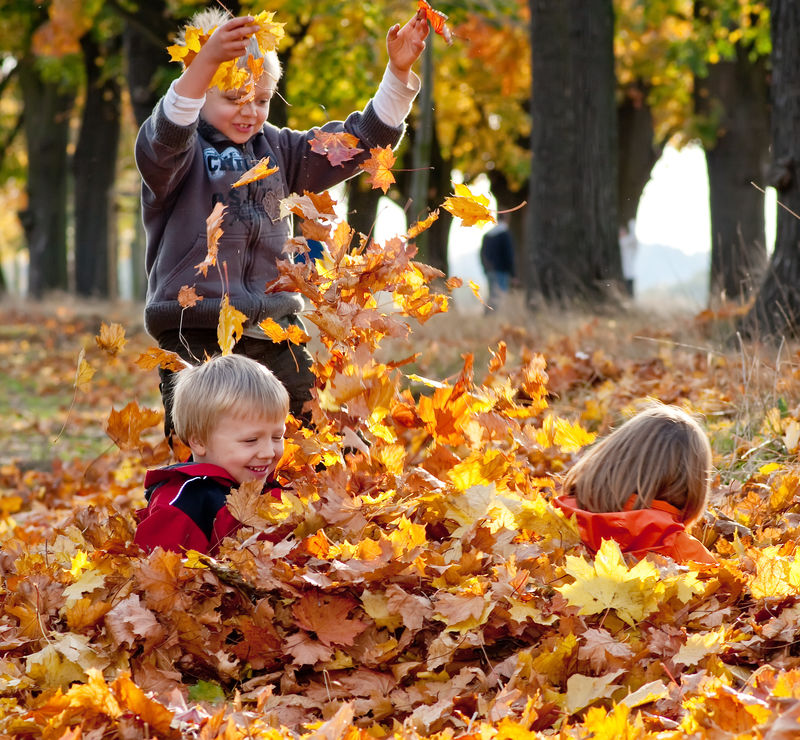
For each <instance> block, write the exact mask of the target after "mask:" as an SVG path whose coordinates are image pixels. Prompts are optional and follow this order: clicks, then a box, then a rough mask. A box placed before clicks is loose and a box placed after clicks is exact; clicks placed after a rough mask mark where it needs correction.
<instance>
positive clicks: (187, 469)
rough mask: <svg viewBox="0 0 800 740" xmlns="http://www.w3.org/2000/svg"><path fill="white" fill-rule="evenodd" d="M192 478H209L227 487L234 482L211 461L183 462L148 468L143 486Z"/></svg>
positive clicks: (149, 486) (225, 471)
mask: <svg viewBox="0 0 800 740" xmlns="http://www.w3.org/2000/svg"><path fill="white" fill-rule="evenodd" d="M193 478H209V479H212V480H214V481H216V482H218V483H221V484H223V485H224V484H227V485H228V486H229V487H230V486H231V485H232V484H233V483H234V482H235V481H234V480H233V478H231V476H230V474H229V473H228V471H227V470H225V468H222V467H220V466H219V465H213V464H211V463H197V462H192V461H189V462H183V463H175V464H174V465H167V466H166V467H163V468H155V469H154V470H148V471H147V473H146V474H145V478H144V486H145V488H151V487H152V486H156V485H159V484H163V483H167V482H185V481H188V480H191V479H193Z"/></svg>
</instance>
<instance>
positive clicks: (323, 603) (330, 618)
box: [292, 593, 367, 645]
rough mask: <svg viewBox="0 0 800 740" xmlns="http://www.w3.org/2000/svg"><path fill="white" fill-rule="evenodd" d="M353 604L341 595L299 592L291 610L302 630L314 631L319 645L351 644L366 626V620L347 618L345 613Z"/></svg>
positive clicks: (351, 608) (354, 603) (348, 611)
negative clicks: (299, 595) (301, 593)
mask: <svg viewBox="0 0 800 740" xmlns="http://www.w3.org/2000/svg"><path fill="white" fill-rule="evenodd" d="M356 606H357V604H356V602H355V601H353V600H352V599H349V598H347V597H344V596H334V595H328V594H322V593H306V594H303V595H302V596H301V597H300V598H299V599H298V600H297V602H296V603H295V605H294V606H293V607H292V612H293V613H294V616H295V618H296V619H297V624H299V625H300V626H301V627H302V628H303V629H304V630H308V631H309V632H314V633H316V635H317V637H318V638H319V641H320V642H321V643H322V644H323V645H352V644H353V642H354V641H355V639H356V637H357V636H358V635H360V634H361V633H362V632H363V631H364V630H365V629H366V628H367V624H366V622H362V621H361V620H360V619H350V618H349V617H348V614H350V612H351V611H352V610H353V609H354V608H355V607H356Z"/></svg>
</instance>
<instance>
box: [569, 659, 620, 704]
mask: <svg viewBox="0 0 800 740" xmlns="http://www.w3.org/2000/svg"><path fill="white" fill-rule="evenodd" d="M620 673H623V670H622V669H621V668H620V669H619V670H616V671H613V672H612V673H606V674H605V675H604V676H584V675H583V674H581V673H573V674H572V675H571V676H570V677H569V678H568V679H567V694H566V697H565V698H564V708H565V709H566V710H567V712H569V714H575V712H577V711H579V710H580V709H583V708H584V707H587V706H589V704H592V703H594V702H595V701H597V700H598V699H608V698H610V697H611V695H612V694H613V693H614V692H615V691H616V690H617V689H618V688H619V684H615V683H613V681H614V679H615V678H617V676H619V675H620Z"/></svg>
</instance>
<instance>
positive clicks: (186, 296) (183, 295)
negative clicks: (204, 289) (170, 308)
mask: <svg viewBox="0 0 800 740" xmlns="http://www.w3.org/2000/svg"><path fill="white" fill-rule="evenodd" d="M202 300H203V296H201V295H197V291H196V290H195V289H194V285H193V286H192V287H191V288H190V287H189V286H188V285H182V286H181V289H180V290H179V291H178V303H180V305H181V308H191V307H192V306H194V305H196V304H197V303H199V302H200V301H202Z"/></svg>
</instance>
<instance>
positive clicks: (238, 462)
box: [189, 413, 286, 483]
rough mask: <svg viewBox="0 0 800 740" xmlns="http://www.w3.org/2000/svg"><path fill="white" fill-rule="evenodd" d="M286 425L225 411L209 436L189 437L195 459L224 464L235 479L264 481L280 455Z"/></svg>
mask: <svg viewBox="0 0 800 740" xmlns="http://www.w3.org/2000/svg"><path fill="white" fill-rule="evenodd" d="M285 432H286V425H285V423H284V421H283V420H281V421H267V420H265V419H264V418H262V417H259V416H253V415H250V414H241V413H239V414H237V413H231V414H227V415H225V416H223V417H221V418H220V419H219V421H218V422H217V424H216V426H215V427H214V429H213V430H212V431H211V433H210V434H209V435H208V438H207V439H206V440H205V441H204V442H201V441H199V440H189V447H190V448H191V450H192V457H193V458H194V460H195V462H202V463H211V464H212V465H219V466H220V467H221V468H225V470H227V471H228V473H229V474H230V476H231V477H232V478H233V479H234V480H236V482H237V483H244V481H248V480H262V481H265V480H266V479H267V478H269V476H270V475H271V474H272V473H273V472H274V471H275V466H276V465H277V464H278V461H279V460H280V459H281V456H282V455H283V435H284V433H285Z"/></svg>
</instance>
